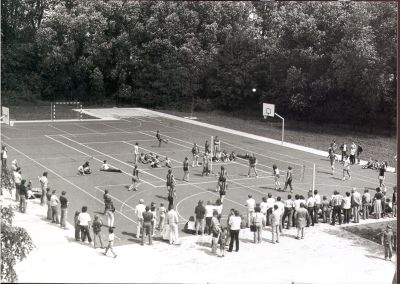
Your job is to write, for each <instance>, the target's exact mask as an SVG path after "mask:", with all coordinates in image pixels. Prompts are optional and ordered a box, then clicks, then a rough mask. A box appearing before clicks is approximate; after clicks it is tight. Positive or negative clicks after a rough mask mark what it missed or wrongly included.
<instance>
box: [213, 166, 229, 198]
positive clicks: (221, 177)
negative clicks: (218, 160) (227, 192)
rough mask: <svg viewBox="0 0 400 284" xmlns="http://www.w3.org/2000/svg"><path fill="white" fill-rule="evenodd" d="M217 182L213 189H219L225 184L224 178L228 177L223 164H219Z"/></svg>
mask: <svg viewBox="0 0 400 284" xmlns="http://www.w3.org/2000/svg"><path fill="white" fill-rule="evenodd" d="M218 175H219V176H218V182H217V186H216V187H215V191H216V192H217V191H221V187H222V186H224V187H225V186H226V179H227V178H228V172H227V170H226V169H225V167H224V166H221V170H220V172H218Z"/></svg>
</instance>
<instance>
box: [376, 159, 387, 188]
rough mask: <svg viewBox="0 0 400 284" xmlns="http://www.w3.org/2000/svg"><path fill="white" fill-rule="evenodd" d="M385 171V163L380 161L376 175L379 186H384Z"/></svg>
mask: <svg viewBox="0 0 400 284" xmlns="http://www.w3.org/2000/svg"><path fill="white" fill-rule="evenodd" d="M385 172H386V165H385V163H382V165H381V166H380V168H379V176H378V180H379V187H380V188H383V187H385Z"/></svg>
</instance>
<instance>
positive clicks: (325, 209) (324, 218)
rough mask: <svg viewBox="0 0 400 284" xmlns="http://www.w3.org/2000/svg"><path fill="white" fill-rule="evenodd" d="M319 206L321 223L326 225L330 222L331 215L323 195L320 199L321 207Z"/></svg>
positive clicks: (327, 202)
mask: <svg viewBox="0 0 400 284" xmlns="http://www.w3.org/2000/svg"><path fill="white" fill-rule="evenodd" d="M321 206H322V222H323V223H327V222H329V221H330V220H329V219H330V218H329V217H330V215H331V214H330V213H331V209H330V205H329V201H328V199H327V198H326V196H325V195H324V196H323V197H322V205H321Z"/></svg>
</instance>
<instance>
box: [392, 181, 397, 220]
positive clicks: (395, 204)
mask: <svg viewBox="0 0 400 284" xmlns="http://www.w3.org/2000/svg"><path fill="white" fill-rule="evenodd" d="M392 208H393V209H392V210H393V217H396V216H397V186H393V197H392Z"/></svg>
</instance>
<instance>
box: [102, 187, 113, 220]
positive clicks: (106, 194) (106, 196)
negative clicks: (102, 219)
mask: <svg viewBox="0 0 400 284" xmlns="http://www.w3.org/2000/svg"><path fill="white" fill-rule="evenodd" d="M109 197H110V195H109V194H108V189H106V190H104V194H103V200H104V215H106V212H107V202H108V201H111V198H109Z"/></svg>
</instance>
